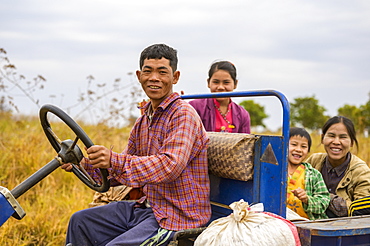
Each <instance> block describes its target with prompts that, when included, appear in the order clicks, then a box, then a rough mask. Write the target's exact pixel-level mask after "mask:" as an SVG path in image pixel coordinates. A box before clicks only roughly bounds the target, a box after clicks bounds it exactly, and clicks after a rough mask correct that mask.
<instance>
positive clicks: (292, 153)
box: [288, 136, 308, 165]
mask: <svg viewBox="0 0 370 246" xmlns="http://www.w3.org/2000/svg"><path fill="white" fill-rule="evenodd" d="M307 154H308V140H307V138H305V137H301V136H293V137H291V138H290V139H289V153H288V162H289V163H290V164H292V165H299V164H301V163H302V162H303V161H304V160H305V159H306V157H307Z"/></svg>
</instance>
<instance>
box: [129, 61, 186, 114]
mask: <svg viewBox="0 0 370 246" xmlns="http://www.w3.org/2000/svg"><path fill="white" fill-rule="evenodd" d="M136 76H137V78H138V80H139V82H140V83H141V87H142V88H143V90H144V92H145V94H146V95H147V96H148V97H149V98H150V100H151V101H152V106H153V109H156V108H157V107H158V105H159V104H160V103H161V102H162V101H163V100H164V99H165V98H167V97H168V96H169V95H170V94H172V88H173V85H174V84H176V83H177V81H178V80H179V77H180V72H179V71H176V72H173V71H172V68H171V66H170V61H169V60H168V59H166V58H161V59H145V60H144V63H143V67H142V68H141V70H140V71H139V70H138V71H136Z"/></svg>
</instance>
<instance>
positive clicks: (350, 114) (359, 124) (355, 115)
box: [338, 104, 364, 132]
mask: <svg viewBox="0 0 370 246" xmlns="http://www.w3.org/2000/svg"><path fill="white" fill-rule="evenodd" d="M338 115H342V116H345V117H347V118H349V119H351V120H352V122H353V124H354V125H355V128H356V129H357V130H358V131H361V132H362V131H363V130H364V124H363V119H362V117H361V109H360V108H358V107H356V106H355V105H348V104H345V105H344V106H343V107H341V108H339V109H338Z"/></svg>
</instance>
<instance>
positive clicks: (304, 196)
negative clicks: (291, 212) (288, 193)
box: [292, 188, 308, 204]
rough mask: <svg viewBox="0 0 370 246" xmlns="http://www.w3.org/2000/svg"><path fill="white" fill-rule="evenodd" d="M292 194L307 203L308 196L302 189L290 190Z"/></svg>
mask: <svg viewBox="0 0 370 246" xmlns="http://www.w3.org/2000/svg"><path fill="white" fill-rule="evenodd" d="M292 193H293V195H295V196H296V197H297V198H298V199H299V200H301V201H302V202H303V203H305V204H307V203H308V196H307V193H306V191H305V190H304V189H302V188H297V189H295V190H292Z"/></svg>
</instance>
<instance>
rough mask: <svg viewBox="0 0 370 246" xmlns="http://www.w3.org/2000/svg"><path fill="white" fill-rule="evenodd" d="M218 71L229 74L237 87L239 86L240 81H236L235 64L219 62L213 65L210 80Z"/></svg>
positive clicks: (210, 69) (209, 73) (209, 75)
mask: <svg viewBox="0 0 370 246" xmlns="http://www.w3.org/2000/svg"><path fill="white" fill-rule="evenodd" d="M218 70H224V71H226V72H228V73H229V74H230V76H231V78H232V79H233V80H234V83H235V85H236V84H237V81H238V80H237V79H236V67H235V65H234V64H232V63H231V62H229V61H218V62H214V63H212V65H211V67H210V68H209V71H208V79H210V78H211V77H212V76H213V74H214V73H215V72H217V71H218Z"/></svg>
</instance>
